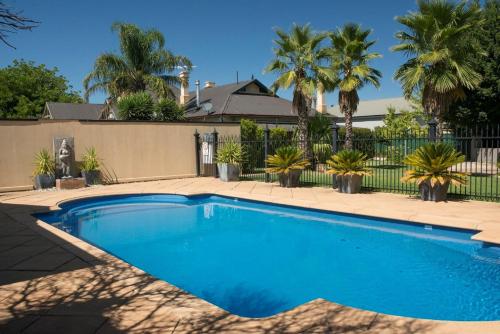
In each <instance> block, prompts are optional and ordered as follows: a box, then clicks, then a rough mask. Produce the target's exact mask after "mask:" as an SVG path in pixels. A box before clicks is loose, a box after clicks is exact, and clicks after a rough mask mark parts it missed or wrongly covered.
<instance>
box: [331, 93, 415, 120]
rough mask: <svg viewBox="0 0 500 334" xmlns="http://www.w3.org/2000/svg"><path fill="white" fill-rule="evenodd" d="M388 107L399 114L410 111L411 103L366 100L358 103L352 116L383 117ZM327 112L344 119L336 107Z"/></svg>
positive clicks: (398, 98)
mask: <svg viewBox="0 0 500 334" xmlns="http://www.w3.org/2000/svg"><path fill="white" fill-rule="evenodd" d="M389 107H394V108H396V112H399V111H400V110H411V109H412V105H411V103H410V102H409V101H408V100H406V99H405V98H404V97H396V98H389V99H379V100H366V101H360V102H359V105H358V111H357V112H356V113H355V114H354V116H355V117H363V116H385V115H387V108H389ZM327 112H328V113H329V114H330V115H333V116H335V117H344V115H343V114H342V113H341V112H340V108H339V106H338V105H336V106H334V107H330V108H328V111H327Z"/></svg>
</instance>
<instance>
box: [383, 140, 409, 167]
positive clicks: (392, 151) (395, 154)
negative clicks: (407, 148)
mask: <svg viewBox="0 0 500 334" xmlns="http://www.w3.org/2000/svg"><path fill="white" fill-rule="evenodd" d="M385 156H386V158H387V160H389V161H391V162H393V163H395V164H397V165H400V164H402V163H403V160H404V158H405V154H404V152H403V150H402V149H401V147H399V146H396V145H391V146H388V147H387V149H386V154H385Z"/></svg>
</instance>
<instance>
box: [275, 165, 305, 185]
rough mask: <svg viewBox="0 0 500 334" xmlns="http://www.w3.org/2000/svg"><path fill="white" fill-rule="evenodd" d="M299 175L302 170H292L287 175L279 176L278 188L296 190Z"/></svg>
mask: <svg viewBox="0 0 500 334" xmlns="http://www.w3.org/2000/svg"><path fill="white" fill-rule="evenodd" d="M300 175H302V169H293V170H291V171H290V172H288V174H284V173H281V174H279V181H280V186H282V187H284V188H296V187H298V186H299V183H300Z"/></svg>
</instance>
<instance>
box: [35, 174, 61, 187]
mask: <svg viewBox="0 0 500 334" xmlns="http://www.w3.org/2000/svg"><path fill="white" fill-rule="evenodd" d="M34 183H35V189H47V188H52V187H54V186H55V185H56V178H55V177H54V175H48V174H41V175H37V176H35V179H34Z"/></svg>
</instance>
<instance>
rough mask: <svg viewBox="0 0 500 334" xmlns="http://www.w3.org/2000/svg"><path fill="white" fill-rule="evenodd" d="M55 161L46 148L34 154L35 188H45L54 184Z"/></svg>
mask: <svg viewBox="0 0 500 334" xmlns="http://www.w3.org/2000/svg"><path fill="white" fill-rule="evenodd" d="M55 170H56V163H55V160H54V157H52V156H51V155H50V153H49V151H48V150H46V149H42V150H40V152H38V153H37V154H36V156H35V170H34V171H33V178H34V183H35V184H34V186H35V189H46V188H52V187H54V186H55V183H56V178H55Z"/></svg>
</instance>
